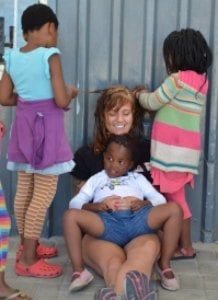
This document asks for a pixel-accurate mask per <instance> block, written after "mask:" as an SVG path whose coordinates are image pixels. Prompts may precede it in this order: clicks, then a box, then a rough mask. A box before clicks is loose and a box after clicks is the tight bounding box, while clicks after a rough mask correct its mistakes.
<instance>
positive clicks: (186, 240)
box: [180, 218, 193, 253]
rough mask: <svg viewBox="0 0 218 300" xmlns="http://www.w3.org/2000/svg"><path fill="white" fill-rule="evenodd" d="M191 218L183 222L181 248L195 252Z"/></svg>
mask: <svg viewBox="0 0 218 300" xmlns="http://www.w3.org/2000/svg"><path fill="white" fill-rule="evenodd" d="M190 221H191V218H188V219H185V220H183V222H182V233H181V237H180V246H181V247H182V248H185V249H186V250H187V251H189V250H190V252H191V253H192V252H193V247H192V240H191V222H190Z"/></svg>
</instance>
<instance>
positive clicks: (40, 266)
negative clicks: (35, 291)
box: [15, 258, 63, 278]
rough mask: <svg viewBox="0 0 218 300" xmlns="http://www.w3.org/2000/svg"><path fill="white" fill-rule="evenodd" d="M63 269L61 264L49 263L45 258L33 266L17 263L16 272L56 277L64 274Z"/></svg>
mask: <svg viewBox="0 0 218 300" xmlns="http://www.w3.org/2000/svg"><path fill="white" fill-rule="evenodd" d="M62 272H63V270H62V268H61V266H59V265H52V264H48V263H47V262H46V261H45V260H44V259H42V258H41V259H40V260H38V261H37V262H36V263H35V264H33V265H31V266H27V265H21V264H19V262H17V263H16V264H15V273H16V274H17V275H19V276H27V277H39V278H54V277H58V276H60V275H61V274H62Z"/></svg>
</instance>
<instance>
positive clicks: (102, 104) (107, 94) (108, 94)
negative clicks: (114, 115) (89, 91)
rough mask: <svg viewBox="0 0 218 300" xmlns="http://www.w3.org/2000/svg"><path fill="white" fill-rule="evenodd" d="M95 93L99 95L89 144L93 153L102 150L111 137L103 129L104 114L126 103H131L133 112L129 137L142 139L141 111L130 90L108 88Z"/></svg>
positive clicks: (119, 87)
mask: <svg viewBox="0 0 218 300" xmlns="http://www.w3.org/2000/svg"><path fill="white" fill-rule="evenodd" d="M95 92H100V93H101V95H100V97H99V98H98V100H97V103H96V110H95V127H94V138H93V143H92V144H91V147H92V148H93V150H94V151H95V152H97V153H99V152H102V151H103V150H104V147H105V145H106V143H107V141H108V138H109V136H110V135H111V133H110V132H108V130H107V129H106V127H105V112H108V111H110V110H112V109H114V108H116V110H119V109H120V108H121V107H122V106H123V105H125V104H126V103H131V106H132V110H133V125H132V128H131V130H130V132H129V135H130V136H131V137H134V138H137V139H141V138H142V137H143V127H142V126H143V125H142V116H143V109H142V108H141V107H140V105H139V103H138V101H137V100H136V99H135V97H134V94H133V93H132V92H131V90H130V89H128V88H127V87H125V86H110V87H108V88H106V89H104V90H100V91H99V90H98V91H95Z"/></svg>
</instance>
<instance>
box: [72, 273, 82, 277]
mask: <svg viewBox="0 0 218 300" xmlns="http://www.w3.org/2000/svg"><path fill="white" fill-rule="evenodd" d="M81 273H82V272H73V274H72V277H73V276H75V275H76V276H77V275H78V276H80V275H81Z"/></svg>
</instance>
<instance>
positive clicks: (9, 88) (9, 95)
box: [0, 70, 17, 106]
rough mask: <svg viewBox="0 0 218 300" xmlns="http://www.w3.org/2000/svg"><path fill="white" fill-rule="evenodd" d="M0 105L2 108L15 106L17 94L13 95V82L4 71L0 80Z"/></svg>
mask: <svg viewBox="0 0 218 300" xmlns="http://www.w3.org/2000/svg"><path fill="white" fill-rule="evenodd" d="M0 104H1V105H3V106H14V105H17V94H16V93H14V85H13V82H12V80H11V77H10V76H9V75H8V73H7V72H6V71H5V70H4V71H3V75H2V78H1V80H0Z"/></svg>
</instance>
